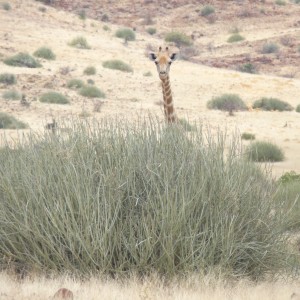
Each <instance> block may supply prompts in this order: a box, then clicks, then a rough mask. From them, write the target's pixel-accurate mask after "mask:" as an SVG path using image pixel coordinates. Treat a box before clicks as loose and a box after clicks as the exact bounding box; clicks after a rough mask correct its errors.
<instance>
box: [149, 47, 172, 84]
mask: <svg viewBox="0 0 300 300" xmlns="http://www.w3.org/2000/svg"><path fill="white" fill-rule="evenodd" d="M176 56H177V54H176V53H170V52H169V48H168V47H166V49H165V50H162V48H161V47H159V49H158V53H154V52H151V53H150V54H149V58H150V59H151V60H152V61H154V62H155V64H156V67H157V72H158V75H159V77H160V79H164V78H166V77H167V76H168V75H169V71H170V65H171V63H172V62H173V61H174V60H175V59H176Z"/></svg>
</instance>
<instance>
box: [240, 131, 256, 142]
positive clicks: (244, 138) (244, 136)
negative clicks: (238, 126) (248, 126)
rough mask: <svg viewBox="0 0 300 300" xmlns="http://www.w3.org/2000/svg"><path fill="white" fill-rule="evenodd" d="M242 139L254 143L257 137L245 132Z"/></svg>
mask: <svg viewBox="0 0 300 300" xmlns="http://www.w3.org/2000/svg"><path fill="white" fill-rule="evenodd" d="M241 139H242V140H246V141H252V140H255V135H254V134H253V133H249V132H244V133H243V134H242V135H241Z"/></svg>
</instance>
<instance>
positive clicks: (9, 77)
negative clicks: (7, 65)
mask: <svg viewBox="0 0 300 300" xmlns="http://www.w3.org/2000/svg"><path fill="white" fill-rule="evenodd" d="M0 83H5V84H8V85H12V84H15V83H17V79H16V76H15V75H14V74H9V73H2V74H0Z"/></svg>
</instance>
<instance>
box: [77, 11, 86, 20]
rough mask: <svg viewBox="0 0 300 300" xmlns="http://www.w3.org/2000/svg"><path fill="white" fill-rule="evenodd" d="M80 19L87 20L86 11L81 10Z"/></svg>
mask: <svg viewBox="0 0 300 300" xmlns="http://www.w3.org/2000/svg"><path fill="white" fill-rule="evenodd" d="M78 17H79V19H81V20H83V21H84V20H86V11H85V10H84V9H82V10H80V11H79V12H78Z"/></svg>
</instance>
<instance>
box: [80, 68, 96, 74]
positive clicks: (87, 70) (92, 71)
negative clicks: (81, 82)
mask: <svg viewBox="0 0 300 300" xmlns="http://www.w3.org/2000/svg"><path fill="white" fill-rule="evenodd" d="M96 73H97V70H96V68H95V67H93V66H88V67H86V68H85V69H84V70H83V74H84V75H95V74H96Z"/></svg>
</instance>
